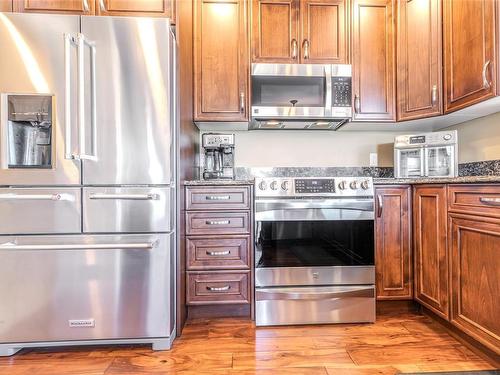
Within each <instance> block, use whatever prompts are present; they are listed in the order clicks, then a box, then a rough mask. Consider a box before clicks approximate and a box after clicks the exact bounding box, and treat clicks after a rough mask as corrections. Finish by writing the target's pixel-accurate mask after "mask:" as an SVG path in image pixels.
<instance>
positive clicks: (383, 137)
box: [235, 130, 395, 167]
mask: <svg viewBox="0 0 500 375" xmlns="http://www.w3.org/2000/svg"><path fill="white" fill-rule="evenodd" d="M394 136H395V133H392V132H378V133H375V132H328V131H279V130H278V131H272V130H269V131H266V130H257V131H245V132H235V142H236V158H235V164H236V166H238V167H366V166H369V165H370V153H371V152H377V153H378V166H383V167H387V166H389V167H390V166H392V165H393V147H392V145H393V142H394Z"/></svg>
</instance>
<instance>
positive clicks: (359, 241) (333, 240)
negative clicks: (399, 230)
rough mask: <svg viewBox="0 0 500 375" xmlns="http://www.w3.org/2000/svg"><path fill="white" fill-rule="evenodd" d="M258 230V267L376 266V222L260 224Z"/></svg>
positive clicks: (273, 222)
mask: <svg viewBox="0 0 500 375" xmlns="http://www.w3.org/2000/svg"><path fill="white" fill-rule="evenodd" d="M257 229H258V233H257V246H256V264H257V267H259V268H266V267H311V266H313V267H317V266H367V265H374V250H373V249H374V232H373V230H374V228H373V220H343V221H261V222H258V223H257Z"/></svg>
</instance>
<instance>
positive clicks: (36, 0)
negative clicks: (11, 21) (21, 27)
mask: <svg viewBox="0 0 500 375" xmlns="http://www.w3.org/2000/svg"><path fill="white" fill-rule="evenodd" d="M13 8H14V12H22V13H63V14H84V15H92V14H95V1H93V0H13Z"/></svg>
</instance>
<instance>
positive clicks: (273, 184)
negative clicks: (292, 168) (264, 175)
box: [270, 181, 278, 190]
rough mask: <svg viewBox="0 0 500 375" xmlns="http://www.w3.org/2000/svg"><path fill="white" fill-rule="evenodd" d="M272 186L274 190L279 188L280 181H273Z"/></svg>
mask: <svg viewBox="0 0 500 375" xmlns="http://www.w3.org/2000/svg"><path fill="white" fill-rule="evenodd" d="M270 186H271V189H272V190H278V182H277V181H273V182H271V185H270Z"/></svg>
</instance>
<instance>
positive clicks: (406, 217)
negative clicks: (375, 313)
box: [375, 185, 413, 300]
mask: <svg viewBox="0 0 500 375" xmlns="http://www.w3.org/2000/svg"><path fill="white" fill-rule="evenodd" d="M375 197H376V210H375V211H376V218H375V270H376V289H377V299H379V300H387V299H412V297H413V288H412V285H413V283H412V258H411V242H410V241H411V226H410V221H411V219H410V218H411V187H410V186H407V185H404V186H379V187H376V189H375Z"/></svg>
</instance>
